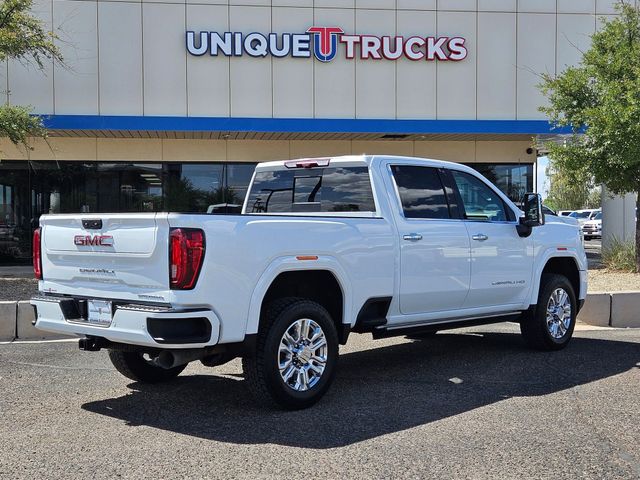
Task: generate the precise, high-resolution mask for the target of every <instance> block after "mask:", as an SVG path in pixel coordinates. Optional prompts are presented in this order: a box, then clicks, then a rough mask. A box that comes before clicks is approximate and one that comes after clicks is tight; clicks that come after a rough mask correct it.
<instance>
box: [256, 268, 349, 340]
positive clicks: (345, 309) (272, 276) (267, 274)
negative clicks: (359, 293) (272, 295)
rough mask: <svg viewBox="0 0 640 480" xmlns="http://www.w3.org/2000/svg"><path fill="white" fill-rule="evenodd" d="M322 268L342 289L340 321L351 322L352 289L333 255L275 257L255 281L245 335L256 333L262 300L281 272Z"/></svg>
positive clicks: (345, 273) (345, 274) (344, 271)
mask: <svg viewBox="0 0 640 480" xmlns="http://www.w3.org/2000/svg"><path fill="white" fill-rule="evenodd" d="M318 270H324V271H328V272H329V273H331V274H332V275H333V276H334V277H335V279H336V281H337V283H338V286H339V287H340V289H341V290H342V297H343V303H342V322H343V324H350V323H351V317H352V315H351V312H352V310H353V305H352V298H353V295H352V290H351V282H350V281H349V276H348V275H347V272H346V270H345V269H344V268H343V267H342V265H341V264H340V263H339V262H338V260H337V259H336V258H334V257H330V256H319V257H318V259H317V260H313V261H306V260H302V261H301V260H298V259H297V258H296V257H295V256H292V257H289V256H287V257H280V258H277V259H275V260H274V261H273V262H271V264H269V266H268V267H267V268H266V269H265V271H264V272H263V273H262V275H261V276H260V278H259V279H258V282H257V283H256V286H255V288H254V289H253V293H252V295H251V302H250V303H249V311H248V315H247V325H246V329H245V334H246V335H251V334H255V333H258V326H259V324H260V313H261V310H262V302H263V301H264V298H265V296H266V294H267V292H268V291H269V288H270V287H271V285H272V284H273V282H274V281H275V280H276V279H277V278H278V276H279V275H280V274H282V273H286V272H303V271H318Z"/></svg>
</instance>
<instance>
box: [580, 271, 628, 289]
mask: <svg viewBox="0 0 640 480" xmlns="http://www.w3.org/2000/svg"><path fill="white" fill-rule="evenodd" d="M623 291H640V274H638V273H626V272H611V271H608V270H589V292H590V293H591V292H623Z"/></svg>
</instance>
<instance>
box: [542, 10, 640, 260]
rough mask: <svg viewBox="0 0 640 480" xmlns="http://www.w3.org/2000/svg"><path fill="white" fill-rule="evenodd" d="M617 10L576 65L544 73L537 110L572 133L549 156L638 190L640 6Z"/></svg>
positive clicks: (614, 186)
mask: <svg viewBox="0 0 640 480" xmlns="http://www.w3.org/2000/svg"><path fill="white" fill-rule="evenodd" d="M617 9H618V12H619V14H620V15H619V16H617V17H614V18H613V19H611V20H605V19H603V20H602V21H603V22H604V23H603V26H602V28H601V30H600V31H598V32H596V33H595V34H594V35H593V36H592V43H591V47H590V48H589V50H587V51H586V52H584V53H583V56H582V61H581V63H580V64H579V65H578V66H575V67H570V68H568V69H567V70H565V71H564V72H563V73H562V74H560V75H558V76H555V77H554V76H552V75H543V82H542V85H541V86H540V87H541V89H542V91H543V93H544V94H545V95H546V96H547V98H548V99H549V106H548V107H542V108H541V109H540V110H541V111H543V112H545V113H546V114H547V116H548V117H549V118H550V120H551V121H552V122H554V123H555V124H557V125H563V126H571V127H572V129H573V132H574V134H573V135H570V136H568V137H567V138H566V139H565V141H564V142H563V143H548V144H547V145H546V147H547V148H548V150H549V157H550V158H551V159H553V161H554V162H556V163H557V165H559V166H560V168H562V169H565V170H567V171H571V172H575V173H576V175H581V174H586V175H588V176H589V177H590V178H593V179H594V181H595V182H596V183H597V184H605V185H606V186H607V188H608V189H609V190H610V191H611V192H613V193H616V194H624V193H628V192H638V191H640V7H635V6H632V5H630V4H628V3H624V2H621V3H619V4H618V5H617ZM583 132H584V134H583V135H581V133H583ZM637 228H639V229H640V222H638V226H637ZM638 233H639V234H640V230H638ZM637 264H638V265H639V266H640V245H638V249H637Z"/></svg>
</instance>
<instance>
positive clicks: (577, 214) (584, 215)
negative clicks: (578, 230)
mask: <svg viewBox="0 0 640 480" xmlns="http://www.w3.org/2000/svg"><path fill="white" fill-rule="evenodd" d="M589 215H591V212H573V213H572V214H571V215H570V216H572V217H574V218H589Z"/></svg>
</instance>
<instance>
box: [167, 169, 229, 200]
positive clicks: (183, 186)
mask: <svg viewBox="0 0 640 480" xmlns="http://www.w3.org/2000/svg"><path fill="white" fill-rule="evenodd" d="M223 174H224V164H221V163H218V164H215V163H214V164H210V163H207V164H165V208H166V210H168V211H171V212H207V211H209V210H210V208H209V207H210V206H212V205H216V204H221V203H224V194H223V192H224V177H223ZM212 209H213V208H211V210H212Z"/></svg>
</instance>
